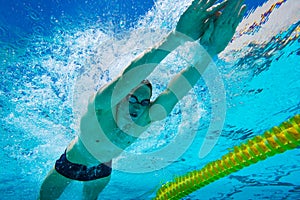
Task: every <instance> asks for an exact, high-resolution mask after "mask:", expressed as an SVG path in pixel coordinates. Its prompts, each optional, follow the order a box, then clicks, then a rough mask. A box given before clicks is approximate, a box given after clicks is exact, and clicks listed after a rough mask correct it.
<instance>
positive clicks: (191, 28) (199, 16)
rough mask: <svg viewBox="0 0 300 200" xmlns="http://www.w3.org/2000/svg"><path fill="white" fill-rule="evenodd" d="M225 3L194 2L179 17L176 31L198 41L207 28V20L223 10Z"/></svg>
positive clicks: (200, 0)
mask: <svg viewBox="0 0 300 200" xmlns="http://www.w3.org/2000/svg"><path fill="white" fill-rule="evenodd" d="M227 1H228V0H224V1H223V2H222V3H219V4H216V5H214V3H215V2H216V0H194V1H193V2H192V4H191V5H190V6H189V7H188V8H187V10H186V11H185V12H184V13H183V14H182V15H181V17H180V19H179V21H178V23H177V26H176V31H177V32H179V33H181V34H185V35H186V36H188V37H190V38H192V39H193V40H198V39H199V38H200V37H201V36H202V35H203V34H204V32H205V30H206V29H207V28H208V25H209V23H207V22H208V21H209V19H210V18H214V15H215V13H218V12H219V11H220V10H221V9H223V8H224V6H225V5H226V4H227Z"/></svg>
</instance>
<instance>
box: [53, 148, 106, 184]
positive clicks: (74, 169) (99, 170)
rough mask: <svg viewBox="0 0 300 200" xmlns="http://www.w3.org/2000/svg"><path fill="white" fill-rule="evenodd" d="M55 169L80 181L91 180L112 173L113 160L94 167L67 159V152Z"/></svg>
mask: <svg viewBox="0 0 300 200" xmlns="http://www.w3.org/2000/svg"><path fill="white" fill-rule="evenodd" d="M55 170H56V171H57V172H58V173H60V174H61V175H63V176H65V177H67V178H70V179H73V180H78V181H91V180H96V179H99V178H104V177H107V176H109V175H110V174H111V171H112V169H111V161H110V162H108V163H101V164H99V165H97V166H94V167H87V166H85V165H81V164H76V163H72V162H70V161H68V160H67V157H66V152H64V154H63V155H61V157H60V158H59V159H58V160H57V161H56V163H55Z"/></svg>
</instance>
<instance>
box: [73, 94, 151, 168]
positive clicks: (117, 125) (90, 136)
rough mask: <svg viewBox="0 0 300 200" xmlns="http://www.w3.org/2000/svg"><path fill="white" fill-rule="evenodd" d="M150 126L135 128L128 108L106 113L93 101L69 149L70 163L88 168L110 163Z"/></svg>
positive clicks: (116, 107) (91, 100) (115, 108)
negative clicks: (96, 106) (97, 107)
mask: <svg viewBox="0 0 300 200" xmlns="http://www.w3.org/2000/svg"><path fill="white" fill-rule="evenodd" d="M124 110H125V111H124ZM143 118H144V117H142V119H141V120H144V119H143ZM147 127H148V126H138V125H136V123H134V122H133V121H132V120H131V118H130V116H129V115H128V112H126V109H124V108H123V109H122V108H119V107H118V105H117V106H115V107H113V108H112V109H108V110H106V111H104V110H97V109H95V104H94V98H91V99H90V101H89V105H88V110H87V112H86V113H85V115H83V116H82V118H81V121H80V134H79V137H78V138H76V139H75V140H74V142H73V143H71V145H70V146H69V147H68V150H67V157H68V159H69V160H70V161H71V162H75V163H78V164H84V165H88V166H89V165H90V166H92V165H96V164H99V163H100V162H102V163H103V162H108V161H110V160H112V159H113V158H115V157H117V156H118V155H119V154H120V153H122V151H123V150H124V149H125V148H127V147H128V146H130V145H131V144H132V143H133V142H134V141H135V140H136V139H137V138H138V137H139V135H140V134H141V133H142V132H144V131H145V130H146V129H147Z"/></svg>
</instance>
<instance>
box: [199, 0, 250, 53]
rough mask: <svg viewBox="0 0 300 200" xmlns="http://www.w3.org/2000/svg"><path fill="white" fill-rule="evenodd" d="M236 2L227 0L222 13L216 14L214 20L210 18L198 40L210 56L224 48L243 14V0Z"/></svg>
mask: <svg viewBox="0 0 300 200" xmlns="http://www.w3.org/2000/svg"><path fill="white" fill-rule="evenodd" d="M236 2H237V1H236V0H229V1H228V5H227V6H226V7H225V9H224V11H223V13H221V14H220V15H219V16H216V17H215V20H210V25H209V27H208V29H207V30H206V31H205V33H204V34H203V36H202V38H201V40H200V43H201V44H202V45H204V46H205V48H206V49H207V51H208V52H209V53H210V54H211V55H212V56H214V55H216V54H218V53H220V52H221V51H223V50H224V49H225V47H226V46H227V45H228V43H229V41H230V40H231V39H232V36H233V35H234V33H235V30H236V27H237V25H238V24H239V22H240V21H241V19H242V18H243V16H244V13H245V9H246V7H245V5H243V4H242V3H243V0H239V1H238V2H237V3H236Z"/></svg>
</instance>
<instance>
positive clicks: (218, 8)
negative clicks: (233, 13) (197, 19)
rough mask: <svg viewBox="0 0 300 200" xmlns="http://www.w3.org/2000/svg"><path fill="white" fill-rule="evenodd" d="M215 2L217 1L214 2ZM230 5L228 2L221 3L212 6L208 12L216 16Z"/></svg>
mask: <svg viewBox="0 0 300 200" xmlns="http://www.w3.org/2000/svg"><path fill="white" fill-rule="evenodd" d="M213 2H215V1H213ZM227 4H228V0H225V1H223V2H221V3H218V4H215V5H214V4H212V5H210V6H209V7H207V8H206V10H207V12H209V13H210V15H214V14H215V13H217V12H220V11H221V10H222V9H224V8H225V7H226V5H227Z"/></svg>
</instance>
